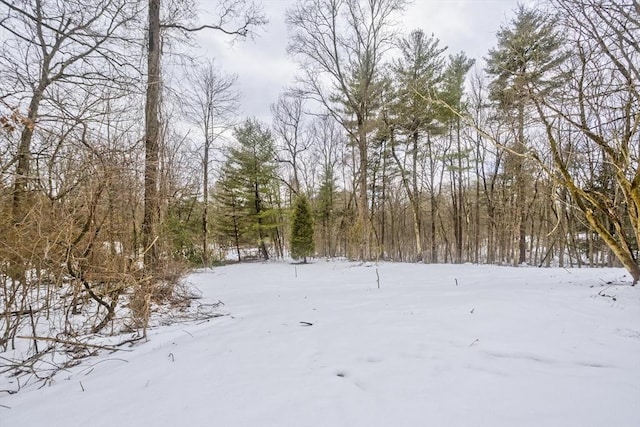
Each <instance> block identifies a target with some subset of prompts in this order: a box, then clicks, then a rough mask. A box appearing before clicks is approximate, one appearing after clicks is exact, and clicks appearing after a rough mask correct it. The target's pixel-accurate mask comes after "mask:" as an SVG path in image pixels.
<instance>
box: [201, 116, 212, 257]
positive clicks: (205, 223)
mask: <svg viewBox="0 0 640 427" xmlns="http://www.w3.org/2000/svg"><path fill="white" fill-rule="evenodd" d="M210 145H211V142H210V141H209V129H208V126H205V143H204V158H203V160H202V166H203V170H202V263H203V264H204V266H205V267H207V266H208V265H209V248H208V246H209V243H208V237H209V148H210Z"/></svg>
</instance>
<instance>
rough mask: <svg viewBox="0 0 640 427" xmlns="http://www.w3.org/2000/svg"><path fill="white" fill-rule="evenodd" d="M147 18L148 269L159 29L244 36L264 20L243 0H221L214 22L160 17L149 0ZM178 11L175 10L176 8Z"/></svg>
mask: <svg viewBox="0 0 640 427" xmlns="http://www.w3.org/2000/svg"><path fill="white" fill-rule="evenodd" d="M148 4H149V16H148V18H149V20H148V30H149V32H148V40H147V42H148V57H147V89H146V92H147V99H146V105H145V185H144V188H145V196H144V217H143V222H142V235H143V246H144V248H145V252H144V253H145V265H146V266H147V267H148V268H149V269H150V271H152V272H153V271H155V270H156V269H157V267H158V265H157V264H158V256H159V254H158V251H157V247H156V245H155V242H156V240H157V239H158V237H159V234H158V226H159V222H160V212H159V206H160V200H159V197H160V195H159V191H158V188H159V175H158V164H159V147H160V143H159V138H160V91H161V86H162V81H161V77H160V63H161V43H160V39H161V37H162V34H161V30H165V31H166V30H175V31H179V32H182V33H193V32H197V31H201V30H205V29H212V30H216V31H221V32H222V33H224V34H227V35H230V36H233V37H247V36H248V35H251V34H252V31H253V30H255V29H256V28H258V27H260V26H262V25H264V24H265V23H266V22H267V20H266V18H265V17H264V15H263V14H262V11H261V9H260V8H259V7H257V6H255V5H254V4H253V3H249V2H247V1H246V0H224V1H221V2H220V3H219V4H218V10H217V12H218V19H217V21H216V22H215V23H207V24H192V23H190V22H189V23H182V22H177V21H175V18H176V17H178V18H180V17H181V16H182V15H181V14H180V13H179V12H180V11H181V10H180V9H175V10H173V11H172V12H173V13H171V14H170V15H171V16H170V18H173V19H172V20H170V21H168V22H162V21H161V19H160V7H161V0H149V3H148ZM181 6H182V7H183V9H182V11H185V10H191V9H192V7H193V5H191V4H182V5H181ZM176 11H177V12H176Z"/></svg>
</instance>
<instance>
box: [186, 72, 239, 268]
mask: <svg viewBox="0 0 640 427" xmlns="http://www.w3.org/2000/svg"><path fill="white" fill-rule="evenodd" d="M188 81H189V86H190V88H189V90H188V91H187V94H186V96H185V97H184V99H183V102H184V105H185V114H186V115H187V120H188V121H190V122H192V123H195V124H196V125H197V126H198V127H199V129H200V132H201V133H202V136H203V138H204V143H203V145H202V147H201V148H200V151H201V154H202V157H201V162H202V203H203V209H202V262H203V263H204V265H207V264H208V261H209V253H208V246H209V245H208V235H209V223H208V222H209V185H210V182H209V168H210V166H211V160H210V156H211V150H212V148H213V144H214V142H215V141H217V140H218V139H219V138H220V137H221V136H222V135H223V133H224V132H225V131H227V130H229V129H231V128H232V127H233V126H234V125H235V124H236V123H235V122H234V120H233V115H234V113H235V112H236V110H237V108H238V101H239V97H240V94H239V92H238V90H237V89H236V84H237V76H235V75H225V74H223V73H222V72H221V71H220V70H219V69H218V67H217V66H216V64H215V63H214V61H212V60H211V61H208V62H206V63H205V64H204V65H202V66H199V67H196V68H195V69H194V70H193V71H192V72H191V73H190V74H189V76H188Z"/></svg>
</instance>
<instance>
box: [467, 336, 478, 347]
mask: <svg viewBox="0 0 640 427" xmlns="http://www.w3.org/2000/svg"><path fill="white" fill-rule="evenodd" d="M478 342H480V340H479V339H478V338H476V339H475V340H473V342H472V343H471V344H469V347H471V346H472V345H474V344H476V343H478Z"/></svg>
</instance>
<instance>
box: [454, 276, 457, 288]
mask: <svg viewBox="0 0 640 427" xmlns="http://www.w3.org/2000/svg"><path fill="white" fill-rule="evenodd" d="M454 280H455V281H456V286H458V279H457V278H454Z"/></svg>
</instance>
